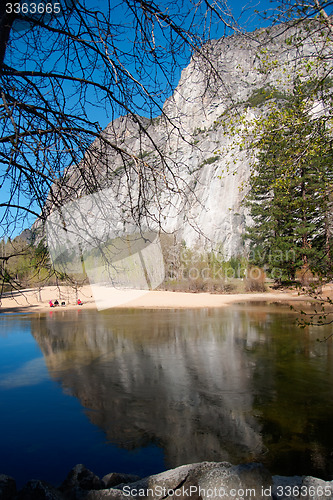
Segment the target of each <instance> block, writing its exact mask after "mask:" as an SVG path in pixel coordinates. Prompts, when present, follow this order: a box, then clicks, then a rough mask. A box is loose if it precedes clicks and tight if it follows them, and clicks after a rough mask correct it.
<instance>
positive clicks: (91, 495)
mask: <svg viewBox="0 0 333 500" xmlns="http://www.w3.org/2000/svg"><path fill="white" fill-rule="evenodd" d="M111 485H112V486H111ZM105 498H109V499H111V498H112V499H115V500H125V499H129V500H132V499H136V500H138V499H149V500H162V499H163V500H164V499H168V500H169V499H170V500H171V499H172V500H173V499H175V500H176V499H178V500H185V499H191V500H199V499H202V500H206V499H212V500H218V499H223V500H250V499H254V500H269V499H273V500H296V499H304V500H310V499H311V500H332V499H333V481H323V480H321V479H317V478H314V477H309V476H293V477H284V476H272V475H271V474H270V473H269V471H268V470H267V469H265V468H264V467H263V466H262V465H261V464H258V463H251V464H243V465H236V466H235V465H231V464H230V463H228V462H201V463H197V464H190V465H183V466H181V467H177V468H176V469H172V470H168V471H165V472H162V473H160V474H155V475H153V476H148V477H146V478H143V479H139V478H138V477H137V476H133V475H131V474H118V473H110V474H107V475H106V476H104V478H102V479H100V478H99V477H98V476H96V475H95V474H94V473H93V472H91V471H90V470H88V469H87V468H86V467H84V465H81V464H80V465H76V466H75V467H74V468H73V469H72V470H71V471H70V473H69V474H68V476H67V478H66V479H65V481H64V482H63V483H62V484H61V486H60V487H59V488H54V487H53V486H51V485H49V484H47V483H46V482H44V481H36V480H33V481H29V482H28V483H27V484H26V485H25V486H24V488H23V489H22V490H21V491H19V492H17V491H16V485H15V481H14V480H13V479H12V478H10V477H9V476H5V475H0V499H1V500H102V499H105Z"/></svg>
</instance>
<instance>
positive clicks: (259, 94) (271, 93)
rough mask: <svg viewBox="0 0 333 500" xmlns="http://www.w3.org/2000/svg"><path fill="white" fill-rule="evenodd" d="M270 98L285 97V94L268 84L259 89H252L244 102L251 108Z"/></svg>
mask: <svg viewBox="0 0 333 500" xmlns="http://www.w3.org/2000/svg"><path fill="white" fill-rule="evenodd" d="M270 99H275V100H281V99H286V94H285V93H284V92H281V91H279V90H277V89H276V88H274V87H271V86H270V85H268V86H266V87H261V88H260V89H256V90H254V91H253V93H252V94H251V96H250V97H249V98H248V100H247V101H246V103H245V104H247V105H248V106H250V107H251V108H256V107H258V106H261V105H262V104H265V103H266V102H267V101H269V100H270Z"/></svg>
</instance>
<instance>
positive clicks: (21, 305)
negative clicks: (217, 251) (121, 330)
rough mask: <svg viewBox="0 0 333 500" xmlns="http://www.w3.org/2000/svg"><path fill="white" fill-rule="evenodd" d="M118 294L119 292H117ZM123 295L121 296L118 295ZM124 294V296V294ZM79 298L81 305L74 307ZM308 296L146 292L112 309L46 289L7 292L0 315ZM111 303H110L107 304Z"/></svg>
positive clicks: (85, 291)
mask: <svg viewBox="0 0 333 500" xmlns="http://www.w3.org/2000/svg"><path fill="white" fill-rule="evenodd" d="M332 290H333V287H332V286H330V287H329V290H327V292H328V293H329V294H330V295H331V293H330V292H332ZM119 293H120V292H119ZM122 293H124V292H122ZM125 293H126V292H125ZM77 298H79V299H80V300H81V301H82V302H83V305H82V306H79V305H77ZM56 299H58V301H59V302H60V303H61V302H62V301H65V303H66V305H65V307H62V306H58V307H53V308H51V307H50V306H49V301H50V300H52V301H54V300H56ZM312 300H313V299H311V298H310V297H309V296H308V295H300V294H299V292H298V291H288V292H286V291H267V292H261V293H258V292H249V293H240V294H210V293H193V292H192V293H191V292H171V291H164V290H153V291H147V292H144V293H142V294H141V296H139V297H136V298H133V297H132V296H131V295H129V296H128V297H127V298H126V295H125V296H124V299H122V300H121V301H120V303H117V304H115V305H114V306H112V307H108V308H106V307H104V306H103V307H98V305H97V304H96V302H95V299H94V294H93V290H92V288H91V287H90V285H84V286H83V287H81V288H80V289H79V290H78V292H77V293H76V291H75V289H74V288H72V287H69V286H65V285H61V286H46V287H43V288H42V289H41V290H38V289H37V288H35V289H33V288H30V289H25V290H20V291H14V292H9V293H8V294H5V295H4V296H3V297H2V299H1V302H0V314H1V313H3V314H4V313H45V312H48V311H49V312H50V311H52V312H56V311H77V310H85V309H88V310H103V309H109V308H113V309H115V308H117V309H118V308H121V309H124V308H126V309H128V308H134V309H193V308H194V309H197V308H214V307H226V306H228V305H229V304H236V303H240V302H249V301H257V302H263V301H264V302H268V303H272V302H280V303H286V304H288V303H291V302H310V301H312ZM111 302H112V301H111Z"/></svg>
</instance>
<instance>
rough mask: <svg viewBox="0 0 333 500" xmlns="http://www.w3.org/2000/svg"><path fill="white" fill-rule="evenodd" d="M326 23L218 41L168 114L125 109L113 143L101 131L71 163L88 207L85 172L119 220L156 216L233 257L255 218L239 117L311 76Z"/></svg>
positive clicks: (184, 81) (199, 58) (182, 236)
mask: <svg viewBox="0 0 333 500" xmlns="http://www.w3.org/2000/svg"><path fill="white" fill-rule="evenodd" d="M323 30H324V28H323V27H321V26H320V25H319V24H318V23H317V22H316V21H307V22H306V23H304V24H300V25H298V27H297V28H290V27H288V29H287V26H286V25H280V26H276V27H274V28H270V29H269V30H266V29H263V30H257V31H256V32H254V33H251V34H244V35H233V36H229V37H226V38H223V39H220V40H211V42H210V43H209V44H207V45H206V46H205V47H204V50H203V52H202V53H201V54H200V55H194V56H193V57H192V60H191V62H190V64H189V65H188V67H187V68H185V69H184V70H183V72H182V75H181V78H180V81H179V84H178V86H177V88H176V89H175V91H174V93H173V95H172V96H171V97H170V98H169V99H167V101H166V102H165V104H164V107H163V113H162V114H161V116H159V117H156V118H153V119H148V118H143V117H139V116H126V117H120V118H117V119H116V120H114V121H113V122H112V123H110V124H109V125H108V126H107V127H106V129H105V130H104V132H103V134H102V135H103V137H104V138H106V139H107V141H108V142H109V143H110V145H111V144H112V147H111V146H110V147H108V146H107V145H105V144H104V143H103V144H102V142H101V141H100V140H96V141H95V142H94V144H93V145H92V146H91V148H90V151H88V152H87V157H86V158H85V160H84V161H83V163H82V165H79V166H71V167H69V168H68V169H67V171H66V172H65V176H66V177H67V178H68V179H70V186H71V188H73V186H75V192H76V194H75V197H79V198H80V199H81V201H80V204H81V205H80V206H81V209H82V210H83V211H84V212H85V213H86V212H89V201H85V196H84V195H87V193H88V194H89V192H91V189H90V190H89V189H88V190H87V188H86V184H85V182H82V178H84V179H85V181H86V180H87V179H88V180H89V181H90V186H91V185H93V184H94V182H95V181H96V179H97V180H98V185H99V188H105V189H107V190H108V191H107V192H108V195H107V198H108V200H109V202H110V208H109V209H108V211H109V216H110V217H111V218H112V219H113V221H114V224H115V225H116V226H118V227H119V228H126V227H131V225H133V223H134V224H135V223H137V221H138V220H139V221H140V220H142V218H146V219H147V221H148V222H147V224H148V226H149V227H151V228H153V229H156V228H161V229H162V230H163V231H166V232H167V233H173V234H176V235H177V238H178V240H179V241H181V240H183V241H185V242H186V244H187V246H189V247H195V246H198V247H200V248H203V247H208V248H209V247H210V248H211V247H217V246H219V248H220V249H222V251H223V254H224V256H225V257H226V258H229V257H230V256H232V255H237V254H240V253H242V252H243V248H244V241H243V238H242V236H243V234H244V230H245V226H246V224H248V223H249V222H250V220H249V216H248V214H247V212H246V209H245V208H244V206H243V205H242V200H243V198H244V196H245V193H246V189H243V190H242V189H241V186H244V185H246V180H247V179H248V177H249V174H250V164H249V159H248V155H247V154H246V152H245V151H242V150H241V149H240V148H239V146H237V144H236V143H237V139H238V138H239V133H238V132H237V129H235V128H234V125H233V122H232V120H233V117H235V116H240V115H243V116H244V117H245V120H250V119H251V117H253V116H255V115H256V114H257V113H262V112H264V110H265V106H266V103H265V99H264V98H263V93H264V91H265V89H267V88H270V89H272V88H274V89H275V91H274V92H275V93H274V97H273V98H275V99H278V98H279V95H280V96H281V95H283V93H284V92H286V91H287V90H288V89H290V86H291V85H292V82H293V79H294V77H295V75H296V74H299V75H303V77H304V78H307V76H308V75H307V73H306V64H308V63H309V61H317V57H318V54H319V53H320V54H325V53H327V51H328V52H329V51H330V50H331V44H330V42H329V41H328V38H327V37H326V36H325V37H323V36H322V31H323ZM314 66H315V69H314V67H312V69H311V71H312V72H316V71H317V72H319V73H320V72H321V71H324V69H325V68H324V65H322V66H320V65H319V66H317V67H316V65H314ZM226 131H227V132H226ZM101 150H102V156H101V155H100V151H101ZM95 153H96V154H95ZM88 164H89V169H87V167H86V165H88ZM78 167H79V168H78ZM82 172H83V173H84V175H82ZM89 177H90V179H89ZM142 179H144V181H143V180H142ZM72 191H73V189H72ZM70 196H72V195H70ZM101 234H102V233H101Z"/></svg>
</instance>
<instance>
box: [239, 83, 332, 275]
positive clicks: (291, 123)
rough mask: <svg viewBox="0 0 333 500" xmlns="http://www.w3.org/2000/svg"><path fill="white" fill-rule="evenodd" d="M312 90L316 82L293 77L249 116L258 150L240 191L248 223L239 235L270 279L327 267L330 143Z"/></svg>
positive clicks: (327, 126) (316, 90)
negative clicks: (287, 91)
mask: <svg viewBox="0 0 333 500" xmlns="http://www.w3.org/2000/svg"><path fill="white" fill-rule="evenodd" d="M318 95H319V84H318V82H317V84H315V82H311V85H310V84H304V83H300V82H296V83H295V85H294V89H293V92H292V94H291V95H290V96H289V98H286V99H285V100H284V101H283V102H282V104H281V101H279V104H278V103H276V102H271V105H270V108H269V112H268V113H267V114H265V116H263V117H261V118H260V119H258V120H257V122H256V127H255V128H256V130H255V135H256V134H259V139H258V141H257V142H255V143H254V144H253V147H255V148H256V149H257V151H258V154H257V156H256V161H255V163H254V165H253V175H252V177H251V179H250V191H249V195H248V197H247V204H248V206H249V207H250V213H251V216H252V218H253V221H254V224H253V225H252V226H251V227H249V228H248V231H247V237H248V238H249V239H250V241H251V255H250V258H251V261H252V262H253V263H255V264H256V265H260V266H263V267H265V268H266V269H267V270H268V271H269V272H270V273H271V276H272V277H274V278H277V279H281V278H282V279H285V278H289V279H294V278H295V274H296V271H297V270H298V269H301V268H302V269H304V270H305V269H310V270H312V271H315V272H318V271H320V272H321V273H325V272H328V271H329V268H330V267H331V262H332V255H331V253H332V250H331V247H332V245H331V240H332V234H330V223H329V221H330V219H331V218H332V209H331V194H332V186H333V149H332V143H331V130H330V123H329V120H328V119H327V117H326V114H325V107H324V105H323V101H319V98H318ZM326 97H327V98H326V99H325V101H324V102H325V106H326V108H327V106H329V104H330V98H329V96H326ZM318 108H320V111H319V112H317V114H316V112H315V110H316V109H318Z"/></svg>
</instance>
